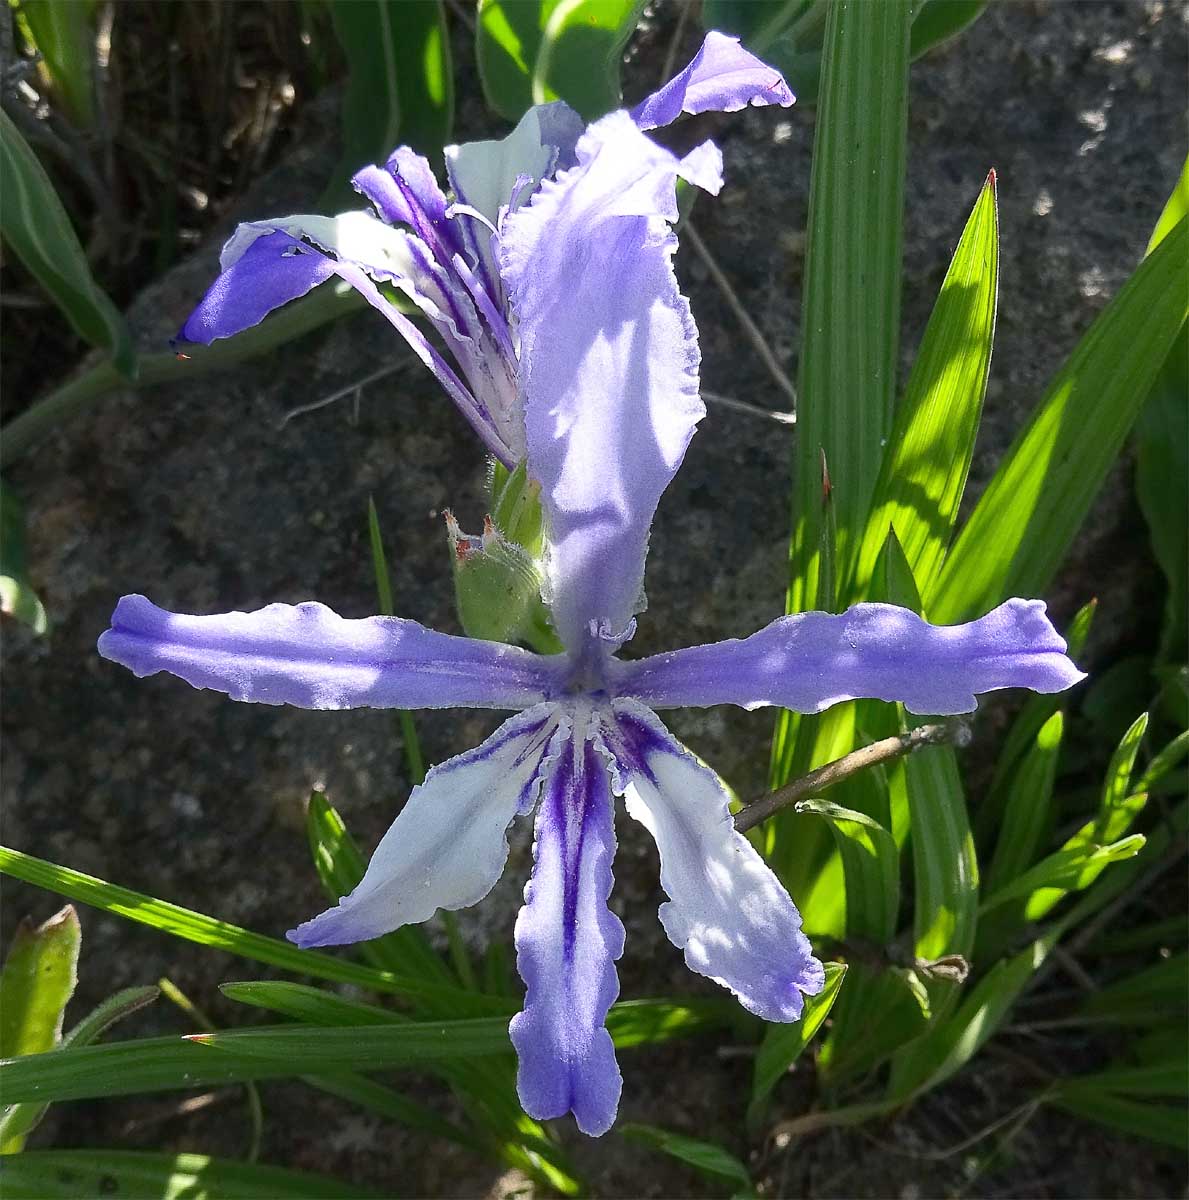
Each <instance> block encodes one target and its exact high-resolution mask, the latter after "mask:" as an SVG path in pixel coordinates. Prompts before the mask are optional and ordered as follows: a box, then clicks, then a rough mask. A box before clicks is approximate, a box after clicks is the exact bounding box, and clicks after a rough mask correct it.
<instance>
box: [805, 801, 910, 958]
mask: <svg viewBox="0 0 1189 1200" xmlns="http://www.w3.org/2000/svg"><path fill="white" fill-rule="evenodd" d="M797 811H798V812H803V813H814V814H816V815H817V816H819V817H824V818H825V819H826V821H827V822H828V823H829V826H830V832H831V833H832V834H833V835H834V840H835V843H836V845H837V846H838V852H839V854H840V855H841V856H842V870H843V874H844V878H845V880H846V932H847V935H848V936H849V937H860V938H867V939H868V940H870V941H873V942H875V943H877V944H882V943H884V942H886V941H889V940H890V939H891V937H892V935H893V934H894V933H895V932H896V916H897V912H898V910H899V907H900V850H899V848H898V847H897V845H896V843H895V842H894V841H893V840H892V835H891V834H890V833H889V832H888V831H887V830H886V829H885V828H884V827H883V826H882V825H881V824H880V823H879V822H878V821H876V820H874V819H873V818H872V817H868V816H866V815H865V814H864V813H860V812H855V811H853V810H852V809H849V808H843V807H842V806H841V805H838V804H832V803H831V802H830V801H828V800H820V799H815V800H802V801H801V802H800V803H799V804H798V805H797Z"/></svg>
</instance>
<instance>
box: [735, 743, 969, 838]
mask: <svg viewBox="0 0 1189 1200" xmlns="http://www.w3.org/2000/svg"><path fill="white" fill-rule="evenodd" d="M969 736H970V731H969V729H968V727H967V725H966V723H965V722H964V721H961V720H951V721H943V722H940V723H938V724H936V725H921V726H919V727H918V728H916V729H913V730H910V731H909V732H908V733H901V734H897V735H896V736H895V737H890V738H884V739H883V740H882V741H880V742H872V743H871V745H870V746H863V747H862V748H861V749H859V750H852V751H851V752H850V754H844V755H843V756H842V757H841V758H837V759H835V760H834V761H833V762H829V763H826V765H825V766H824V767H818V768H817V770H815V771H810V772H809V774H808V775H803V776H802V777H801V778H800V779H794V780H793V781H792V783H786V784H785V786H784V787H782V788H777V790H776V791H774V792H769V793H768V794H767V795H766V796H760V797H758V798H757V799H755V800H753V801H752V802H751V803H750V804H745V805H744V806H743V807H742V808H741V809H740V810H739V811H738V812H737V813H736V814H735V828H736V829H738V830H739V832H740V833H746V832H747V830H749V829H754V828H755V826H757V825H759V824H760V822H761V821H766V820H767V819H768V818H769V817H771V816H773V815H774V814H775V813H778V812H780V810H781V809H782V808H788V807H789V806H790V805H793V804H796V803H797V801H798V800H804V799H805V797H806V796H809V795H811V794H813V793H814V792H820V791H823V790H824V789H826V788H828V787H832V786H833V785H834V784H836V783H841V781H842V780H844V779H849V778H850V777H851V776H852V775H854V774H856V773H858V772H859V771H865V770H867V768H868V767H874V766H876V765H877V764H878V763H883V762H889V761H890V760H891V759H893V758H900V757H901V756H902V755H905V754H912V753H914V752H915V751H917V750H922V749H924V747H926V746H943V745H946V744H947V743H948V744H955V745H962V744H964V743H965V742H966V741H967V739H968V738H969Z"/></svg>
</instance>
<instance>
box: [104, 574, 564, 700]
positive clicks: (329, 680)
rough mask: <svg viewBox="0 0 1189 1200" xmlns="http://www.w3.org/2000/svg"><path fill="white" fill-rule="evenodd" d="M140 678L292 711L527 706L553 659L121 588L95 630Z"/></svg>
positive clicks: (552, 668)
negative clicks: (169, 679)
mask: <svg viewBox="0 0 1189 1200" xmlns="http://www.w3.org/2000/svg"><path fill="white" fill-rule="evenodd" d="M99 653H100V654H102V655H103V657H104V658H109V659H111V660H112V661H113V662H118V663H120V664H121V665H122V666H125V667H127V668H128V669H129V670H130V671H132V673H133V674H134V675H137V676H139V677H144V676H145V675H155V674H156V673H157V672H158V671H167V672H169V674H171V675H176V676H177V677H178V678H179V679H184V680H185V681H186V682H187V683H188V684H190V685H191V686H192V687H196V688H210V689H212V690H213V691H216V692H223V693H224V694H225V695H227V696H230V697H231V699H233V700H245V701H248V702H251V703H255V704H293V705H296V706H297V707H298V708H322V709H326V708H454V707H467V708H528V707H529V706H530V705H534V704H538V703H540V702H541V701H543V700H545V699H546V697H547V695H548V694H549V693H551V692H552V691H553V690H554V688H555V683H554V676H555V673H556V672H557V670H558V669H559V668H558V665H557V664H555V663H553V662H551V660H549V659H546V658H542V657H540V656H539V655H536V654H532V653H530V652H529V651H528V650H521V649H519V648H518V647H516V646H505V645H503V644H502V643H499V642H480V641H475V640H474V639H472V638H463V637H454V636H452V635H451V634H448V633H437V632H435V631H434V630H432V629H427V628H426V627H425V626H424V625H419V624H418V623H417V622H416V621H406V620H402V619H401V618H399V617H365V618H362V619H358V620H348V619H346V618H344V617H340V616H338V615H337V614H335V613H334V612H332V611H331V610H330V609H329V608H327V607H326V606H325V605H323V604H298V605H290V604H270V605H268V607H267V608H261V609H258V610H257V611H256V612H248V613H245V612H230V613H221V614H219V615H217V616H188V615H185V614H182V613H172V612H167V611H166V610H165V609H163V608H158V607H157V606H156V605H155V604H153V603H152V602H151V601H149V600H147V599H146V598H145V597H144V596H125V597H123V599H122V600H120V602H119V604H117V605H116V611H115V613H114V614H113V615H112V624H111V628H110V629H109V630H107V632H105V633H104V634H103V636H102V637H101V638H100V639H99Z"/></svg>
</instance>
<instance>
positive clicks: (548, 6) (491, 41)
mask: <svg viewBox="0 0 1189 1200" xmlns="http://www.w3.org/2000/svg"><path fill="white" fill-rule="evenodd" d="M555 4H556V0H554V2H553V3H546V2H545V0H479V11H478V14H477V20H476V23H475V57H476V61H477V62H478V66H479V81H480V83H481V84H482V85H483V95H484V96H485V97H486V99H487V103H488V105H489V106H490V107H491V108H493V109H495V111H496V112H497V113H499V114H500V116H501V117H505V118H506V119H507V120H509V121H519V120H520V118H521V117H522V116H523V115H524V114H525V112H527V111H528V109H529V108H530V107H531V106H532V103H533V83H532V76H533V67H534V66H535V65H536V61H537V56H538V54H539V53H540V50H541V33H542V30H543V29H544V27H545V22H546V21H547V20H548V19H549V12H550V11H551V10H552V9H553V8H554V7H555Z"/></svg>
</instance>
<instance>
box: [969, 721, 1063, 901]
mask: <svg viewBox="0 0 1189 1200" xmlns="http://www.w3.org/2000/svg"><path fill="white" fill-rule="evenodd" d="M1064 732H1065V718H1064V716H1063V715H1062V713H1060V712H1055V713H1054V714H1053V715H1052V716H1051V717H1050V718H1049V719H1048V720H1047V721H1046V722H1045V723H1044V725H1042V726H1041V729H1040V732H1039V733H1038V734H1037V735H1036V742H1035V743H1034V745H1033V747H1032V749H1031V750H1030V751H1029V752H1028V753H1027V754H1026V755H1025V756H1024V760H1023V762H1021V763H1020V766H1019V769H1018V770H1017V771H1016V773H1015V776H1014V778H1013V779H1012V782H1011V786H1010V788H1009V790H1008V794H1007V806H1006V810H1005V812H1004V816H1003V824H1002V825H1001V826H1000V829H999V837H998V840H997V841H996V843H995V857H994V858H992V860H991V866H990V868H989V869H988V871H987V881H986V885H987V889H988V890H989V891H994V890H995V889H996V888H998V887H1001V886H1003V885H1004V884H1006V883H1007V882H1009V881H1010V880H1011V879H1014V878H1015V877H1016V876H1017V875H1019V874H1020V873H1021V872H1022V871H1024V870H1026V869H1027V868H1028V867H1029V866H1030V865H1031V864H1032V863H1033V862H1035V860H1036V855H1037V852H1038V851H1039V849H1040V846H1041V839H1042V838H1043V837H1044V834H1045V831H1046V830H1047V829H1048V827H1049V822H1050V819H1051V808H1052V803H1053V781H1054V779H1055V778H1056V775H1057V759H1058V756H1059V755H1060V752H1061V739H1062V737H1063V735H1064Z"/></svg>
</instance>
